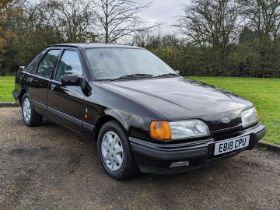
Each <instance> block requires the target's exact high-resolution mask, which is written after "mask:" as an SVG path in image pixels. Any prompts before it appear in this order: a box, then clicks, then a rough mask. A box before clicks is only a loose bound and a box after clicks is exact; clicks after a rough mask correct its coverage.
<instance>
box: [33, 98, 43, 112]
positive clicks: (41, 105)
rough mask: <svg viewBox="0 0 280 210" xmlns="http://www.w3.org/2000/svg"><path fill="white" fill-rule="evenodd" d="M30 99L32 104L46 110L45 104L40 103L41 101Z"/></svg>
mask: <svg viewBox="0 0 280 210" xmlns="http://www.w3.org/2000/svg"><path fill="white" fill-rule="evenodd" d="M31 101H32V103H33V104H34V105H36V106H38V107H39V108H42V109H44V110H47V105H45V104H42V103H40V102H38V101H34V100H31Z"/></svg>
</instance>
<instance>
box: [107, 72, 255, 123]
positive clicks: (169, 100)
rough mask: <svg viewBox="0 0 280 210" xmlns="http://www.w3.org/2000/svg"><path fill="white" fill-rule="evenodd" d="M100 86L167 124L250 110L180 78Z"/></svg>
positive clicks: (228, 95) (223, 94)
mask: <svg viewBox="0 0 280 210" xmlns="http://www.w3.org/2000/svg"><path fill="white" fill-rule="evenodd" d="M103 85H105V86H106V88H107V89H111V90H114V92H117V93H119V94H122V95H126V96H127V97H129V98H132V99H133V100H136V101H137V102H138V103H141V104H142V105H144V106H147V107H151V108H153V109H154V110H156V111H157V112H159V113H161V114H162V115H164V116H165V117H166V119H168V120H183V119H190V118H201V119H205V120H206V119H208V120H209V119H210V118H213V117H215V118H216V117H217V116H219V117H222V116H224V115H227V116H229V117H231V118H236V116H240V113H241V111H243V110H244V109H246V108H248V107H251V106H252V103H250V102H249V101H247V100H244V99H242V98H241V97H239V96H237V95H235V94H232V93H229V92H227V91H224V90H221V89H217V88H214V87H212V86H209V85H206V84H203V83H199V82H196V81H193V80H186V79H184V78H182V77H175V78H159V79H139V80H129V81H114V82H106V83H103ZM230 115H231V116H230Z"/></svg>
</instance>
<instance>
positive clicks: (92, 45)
mask: <svg viewBox="0 0 280 210" xmlns="http://www.w3.org/2000/svg"><path fill="white" fill-rule="evenodd" d="M49 47H76V48H80V49H88V48H131V49H142V48H140V47H135V46H130V45H118V44H104V43H63V44H55V45H51V46H49Z"/></svg>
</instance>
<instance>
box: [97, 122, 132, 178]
mask: <svg viewBox="0 0 280 210" xmlns="http://www.w3.org/2000/svg"><path fill="white" fill-rule="evenodd" d="M110 143H111V144H110ZM121 148H122V149H121ZM97 151H98V157H99V159H100V162H101V165H102V167H103V169H104V170H105V172H106V173H107V174H108V175H109V176H111V177H112V178H114V179H117V180H123V179H128V178H130V177H132V176H134V175H135V173H136V172H137V166H136V163H135V161H134V158H133V156H132V154H131V149H130V145H129V142H128V137H127V134H126V132H125V130H124V129H123V128H122V127H121V126H120V125H119V124H118V123H117V122H116V121H109V122H107V123H105V124H104V125H103V126H102V127H101V129H100V131H99V134H98V138H97ZM121 151H122V152H121ZM106 157H107V158H106ZM108 157H109V158H108ZM110 163H111V164H110ZM120 163H121V164H120Z"/></svg>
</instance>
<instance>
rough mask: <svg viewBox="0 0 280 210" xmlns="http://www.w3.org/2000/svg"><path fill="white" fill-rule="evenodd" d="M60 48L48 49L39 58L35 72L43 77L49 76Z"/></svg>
mask: <svg viewBox="0 0 280 210" xmlns="http://www.w3.org/2000/svg"><path fill="white" fill-rule="evenodd" d="M60 51H61V50H50V51H48V53H47V54H46V55H45V56H44V58H43V59H42V60H41V62H40V64H39V66H38V69H37V72H36V74H37V75H39V76H42V77H45V78H50V77H51V75H52V71H53V69H54V67H55V64H56V62H57V58H58V55H59V53H60Z"/></svg>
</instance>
